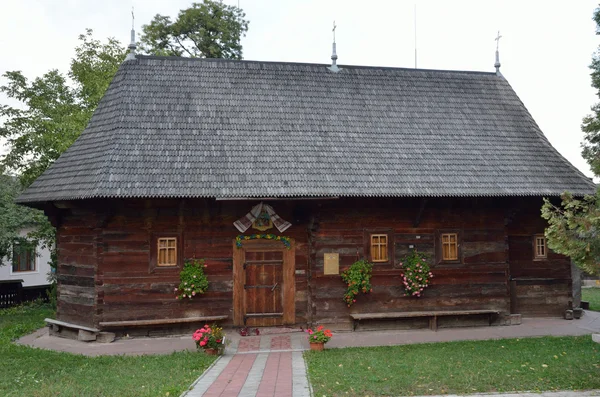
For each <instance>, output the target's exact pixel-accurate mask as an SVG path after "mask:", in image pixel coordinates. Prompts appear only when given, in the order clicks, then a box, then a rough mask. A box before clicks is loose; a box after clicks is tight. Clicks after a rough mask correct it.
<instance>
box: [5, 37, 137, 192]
mask: <svg viewBox="0 0 600 397" xmlns="http://www.w3.org/2000/svg"><path fill="white" fill-rule="evenodd" d="M79 40H81V42H82V43H81V44H80V45H79V46H78V47H77V48H75V58H74V59H73V60H72V61H71V67H70V70H69V73H68V77H70V79H71V80H72V82H73V85H74V87H71V86H70V85H69V82H68V80H67V77H65V76H64V75H63V74H62V73H60V72H59V71H57V70H50V71H49V72H47V73H45V74H44V75H43V76H42V77H38V78H35V79H34V80H33V81H31V82H30V81H28V80H27V78H26V77H25V76H24V75H23V74H22V73H21V72H20V71H12V72H6V73H5V74H4V75H3V77H4V78H6V79H7V80H8V82H7V83H6V84H4V85H2V86H0V91H1V92H3V93H5V94H6V95H7V96H8V97H9V98H12V99H16V100H17V101H19V102H21V104H22V106H19V107H16V106H15V107H14V106H8V105H0V120H1V119H3V118H4V119H5V120H4V122H3V123H2V124H1V125H0V137H3V138H6V139H7V141H8V148H9V152H8V154H7V155H5V156H4V157H3V158H1V159H0V165H1V166H2V168H3V169H5V170H11V171H13V172H16V173H17V174H19V180H20V182H21V184H22V185H23V186H28V185H29V184H31V183H32V182H33V181H34V180H35V179H36V178H37V177H38V176H40V175H41V174H42V173H43V172H44V171H45V170H46V168H48V167H49V166H50V164H52V163H53V162H54V161H55V160H56V159H57V158H58V157H59V156H60V155H61V154H62V153H63V152H64V151H65V150H67V148H68V147H69V146H71V144H72V143H73V142H74V141H75V139H77V137H79V135H80V134H81V132H82V131H83V130H84V129H85V127H86V125H87V123H88V121H89V120H90V118H91V116H92V113H93V112H94V110H95V109H96V106H97V105H98V102H99V101H100V99H101V98H102V96H103V95H104V92H105V91H106V89H107V88H108V85H109V84H110V81H111V80H112V78H113V76H114V75H115V73H116V72H117V69H118V68H119V65H120V64H121V63H122V61H123V59H124V57H125V52H126V49H125V48H124V47H123V46H121V45H120V44H119V42H117V41H116V40H114V39H108V41H107V42H106V43H105V44H102V43H100V42H99V41H98V40H94V39H93V37H92V31H91V30H87V31H86V33H85V34H83V35H81V36H79Z"/></svg>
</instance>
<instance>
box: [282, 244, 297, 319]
mask: <svg viewBox="0 0 600 397" xmlns="http://www.w3.org/2000/svg"><path fill="white" fill-rule="evenodd" d="M290 245H291V246H290V249H284V250H283V287H284V290H283V324H285V325H291V324H294V323H295V322H296V283H295V277H296V276H295V274H296V242H295V241H294V239H290Z"/></svg>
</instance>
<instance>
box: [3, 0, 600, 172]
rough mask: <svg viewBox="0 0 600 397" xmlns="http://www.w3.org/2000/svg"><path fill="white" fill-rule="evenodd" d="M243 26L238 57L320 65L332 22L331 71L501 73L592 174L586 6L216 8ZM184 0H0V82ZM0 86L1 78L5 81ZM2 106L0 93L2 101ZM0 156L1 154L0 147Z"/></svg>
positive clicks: (372, 3) (348, 1) (308, 1)
mask: <svg viewBox="0 0 600 397" xmlns="http://www.w3.org/2000/svg"><path fill="white" fill-rule="evenodd" d="M225 2H226V3H228V4H233V5H237V4H238V3H239V6H240V7H241V8H242V9H243V10H244V11H245V12H246V19H248V20H249V21H250V26H249V30H248V34H247V36H246V37H245V38H243V40H242V45H243V47H244V50H243V51H244V59H248V60H263V61H289V62H315V63H329V62H330V57H331V41H332V36H331V25H332V22H333V20H335V21H336V24H337V26H338V28H337V31H336V32H337V34H336V38H337V40H336V41H337V50H338V56H339V59H338V64H340V65H344V64H346V65H372V66H393V67H408V68H412V67H414V66H415V12H414V11H415V7H416V36H417V37H416V42H417V66H418V67H419V68H427V69H453V70H476V71H493V70H494V67H493V65H494V51H495V49H496V42H495V41H494V38H495V37H496V34H497V31H498V30H500V34H501V35H502V38H501V40H500V61H501V63H502V67H501V72H502V74H503V75H504V76H505V77H506V79H507V80H508V82H509V83H510V84H511V85H512V87H513V88H514V89H515V91H516V92H517V94H518V95H519V97H520V98H521V100H522V101H523V103H524V104H525V106H526V107H527V108H528V109H529V111H530V112H531V114H532V115H533V118H534V119H535V120H536V121H537V123H538V124H539V126H540V127H541V129H542V131H544V133H545V134H546V136H547V137H548V139H549V140H550V142H551V143H552V144H553V145H554V147H556V148H557V149H558V150H559V151H560V152H561V153H562V154H563V156H565V157H566V158H567V159H568V160H569V161H570V162H571V163H573V164H574V165H575V166H576V167H577V168H579V169H580V170H581V171H583V172H584V173H586V174H587V175H589V176H591V175H592V173H591V171H590V170H589V167H588V166H587V163H586V162H585V161H584V160H583V159H582V158H581V155H580V151H581V150H580V142H581V140H582V138H583V134H582V132H581V128H580V126H581V120H582V118H583V117H584V116H585V115H586V114H588V113H589V112H590V107H591V106H592V105H593V104H594V103H595V102H596V101H597V100H598V98H597V96H596V95H595V92H594V90H593V88H592V87H591V86H590V77H589V73H590V72H589V69H588V65H589V64H590V61H591V56H592V53H593V52H594V51H595V50H596V48H597V47H598V44H599V43H600V39H599V37H598V36H596V35H595V24H594V22H593V21H592V13H593V11H594V9H595V7H597V5H598V3H597V2H596V1H590V0H577V1H573V0H564V1H556V0H545V1H542V0H527V1H523V0H520V1H518V0H515V1H511V0H502V1H491V0H474V1H467V0H464V1H451V0H440V1H435V0H417V1H414V0H411V1H403V0H369V1H364V0H363V1H357V0H239V2H238V0H225ZM190 5H191V1H189V0H101V1H100V0H0V74H3V73H4V72H6V71H10V70H21V71H23V73H24V74H25V75H26V76H27V77H28V78H34V77H37V76H40V75H42V74H43V73H45V72H46V71H48V70H49V69H53V68H56V69H59V70H60V71H63V72H65V73H66V72H67V70H68V67H69V63H70V60H71V58H72V56H73V54H74V51H73V49H74V47H75V46H76V45H77V44H78V41H77V37H78V36H79V34H81V33H83V32H84V31H85V29H86V28H91V29H93V30H94V36H95V37H96V38H98V39H102V40H104V39H105V38H106V37H109V36H112V37H115V38H117V39H119V40H120V41H121V42H123V43H124V44H127V43H128V42H129V30H130V27H131V7H132V6H134V7H135V27H136V30H137V32H138V33H139V32H141V26H142V25H143V24H146V23H148V22H149V21H150V20H151V19H152V17H153V16H154V15H155V14H157V13H159V14H163V15H170V16H172V17H176V15H177V13H178V12H179V10H180V9H182V8H187V7H189V6H190ZM2 82H4V80H2ZM5 103H7V99H6V97H3V96H0V104H5ZM0 150H5V148H2V149H0Z"/></svg>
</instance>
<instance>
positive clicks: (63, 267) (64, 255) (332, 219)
mask: <svg viewBox="0 0 600 397" xmlns="http://www.w3.org/2000/svg"><path fill="white" fill-rule="evenodd" d="M255 204H257V202H254V201H214V200H199V199H198V200H191V199H190V200H123V201H119V200H106V201H94V202H92V201H89V202H87V201H86V202H83V203H82V202H78V203H77V202H74V203H73V206H72V207H71V208H69V209H66V210H63V211H62V212H61V214H62V215H61V219H60V226H59V228H58V253H59V268H58V273H59V307H58V318H59V319H60V320H63V321H68V322H73V323H77V324H82V325H88V326H97V325H98V323H99V322H101V321H124V320H150V319H165V318H181V317H192V316H204V315H206V316H208V315H223V314H227V315H229V320H228V321H227V322H225V324H226V325H231V324H232V320H233V280H232V274H233V250H234V248H233V240H234V238H235V236H237V235H238V234H240V233H239V232H238V231H237V230H236V229H235V227H234V226H233V222H234V221H236V220H237V219H239V218H240V217H241V216H243V215H245V214H246V213H247V212H248V211H249V210H250V209H251V208H252V206H254V205H255ZM269 204H271V205H272V206H273V207H274V209H275V211H276V212H277V213H278V214H279V215H280V216H281V217H282V218H283V219H285V220H288V221H290V222H292V224H293V226H292V227H291V228H290V229H288V230H287V231H285V232H284V233H278V232H277V230H276V229H271V230H269V231H267V232H266V233H274V234H283V235H285V236H289V237H291V238H293V239H294V241H295V245H296V250H295V264H296V268H295V287H296V299H295V315H296V323H297V324H301V325H304V324H306V323H313V322H314V323H335V324H339V325H341V326H344V325H346V326H348V325H349V323H350V318H349V313H350V312H351V311H352V312H381V311H410V310H414V311H421V310H434V309H435V310H444V309H448V310H450V309H465V310H467V309H495V310H499V311H501V312H503V313H508V312H510V310H511V293H512V294H513V296H515V294H516V296H517V299H518V308H519V310H520V312H521V313H523V314H536V315H537V314H544V315H548V314H552V315H558V314H559V312H562V311H563V310H564V306H565V305H566V304H567V302H566V301H565V300H568V294H566V292H565V291H566V288H567V287H570V276H569V274H570V273H568V272H566V270H568V269H570V268H569V267H568V266H567V265H568V259H567V258H564V257H562V256H560V255H555V254H550V255H549V258H548V261H545V262H544V263H541V262H535V261H532V260H530V257H529V256H527V255H529V254H527V255H526V251H527V249H529V250H530V251H531V249H532V248H531V244H530V243H531V240H530V237H531V236H532V235H533V234H535V233H542V232H543V228H544V223H543V220H541V218H539V215H538V214H539V204H540V202H539V200H533V199H527V200H520V201H511V200H510V199H430V200H427V201H423V200H419V199H339V200H296V201H273V202H271V203H269ZM536 206H538V207H537V209H536V208H535V207H536ZM521 208H523V210H522V211H521V210H520V209H521ZM444 230H453V231H457V232H458V233H459V235H460V239H461V243H460V255H461V260H460V262H459V263H452V264H446V263H438V261H437V257H436V255H437V253H436V249H438V248H439V247H438V246H439V244H437V241H438V240H439V232H440V231H444ZM254 232H256V231H255V230H253V229H249V230H248V231H247V232H246V234H250V233H254ZM167 233H170V234H177V235H179V236H180V237H181V238H182V240H183V251H184V252H183V255H184V257H185V258H198V259H201V258H203V259H205V261H206V264H207V265H208V267H207V269H206V272H207V275H208V277H209V280H210V286H209V290H208V292H207V293H206V294H205V295H203V296H201V297H200V298H199V299H198V298H195V299H193V300H191V301H184V302H182V301H178V300H176V299H175V295H174V292H173V289H174V288H175V287H176V286H177V285H178V284H179V272H180V268H155V267H153V266H151V265H150V249H151V244H152V241H153V236H155V235H156V234H167ZM369 233H386V234H388V235H389V236H390V239H391V240H390V244H392V247H393V248H392V249H391V252H390V253H391V258H390V259H391V260H390V261H389V262H388V263H384V264H376V265H375V267H374V274H373V279H372V285H373V292H372V293H371V294H367V295H360V296H359V298H358V301H357V303H356V304H355V305H353V306H352V307H351V308H348V307H347V306H346V305H345V304H344V302H343V300H342V297H343V295H344V291H345V285H344V284H343V282H342V280H341V278H340V277H339V275H324V274H323V256H324V254H325V253H327V252H336V253H339V254H340V271H342V270H344V269H345V268H347V267H348V266H349V265H350V264H352V263H353V262H354V261H356V260H357V259H360V258H363V257H365V256H366V255H368V239H369ZM526 239H529V240H528V241H529V242H526ZM410 246H413V247H415V248H417V249H418V250H420V251H422V252H425V253H426V254H428V255H430V257H431V258H432V263H433V265H432V266H431V267H432V272H433V273H434V275H435V277H434V278H433V279H432V282H431V285H430V287H429V288H428V289H427V290H426V291H425V293H424V295H423V297H421V298H411V297H406V296H404V294H403V289H402V288H401V273H402V271H401V268H400V266H399V263H400V261H401V260H402V257H403V256H404V255H406V254H407V253H408V252H409V250H410ZM569 272H570V270H569ZM547 275H551V277H552V278H553V279H555V280H563V281H561V282H559V281H554V282H548V281H546V282H545V284H540V285H541V286H538V285H537V284H536V286H535V288H533V287H532V285H531V281H528V282H529V284H527V283H525V282H522V283H520V284H519V285H518V286H517V289H513V290H511V289H510V287H511V283H510V282H509V278H510V277H513V278H529V279H533V278H542V277H545V276H547ZM536 294H537V295H536ZM540 296H541V297H540ZM542 300H543V301H542ZM513 306H514V302H513Z"/></svg>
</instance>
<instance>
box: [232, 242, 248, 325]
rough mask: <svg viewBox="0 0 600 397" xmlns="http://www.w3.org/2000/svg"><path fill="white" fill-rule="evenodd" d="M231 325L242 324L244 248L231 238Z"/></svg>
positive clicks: (243, 311) (243, 310) (243, 312)
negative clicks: (239, 246)
mask: <svg viewBox="0 0 600 397" xmlns="http://www.w3.org/2000/svg"><path fill="white" fill-rule="evenodd" d="M232 245H233V325H237V326H243V325H244V314H245V309H244V267H243V266H244V250H243V249H242V248H238V247H237V246H236V245H235V240H233V244H232Z"/></svg>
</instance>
